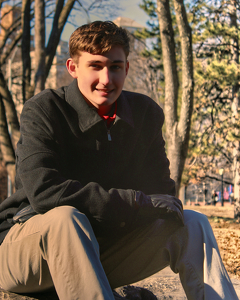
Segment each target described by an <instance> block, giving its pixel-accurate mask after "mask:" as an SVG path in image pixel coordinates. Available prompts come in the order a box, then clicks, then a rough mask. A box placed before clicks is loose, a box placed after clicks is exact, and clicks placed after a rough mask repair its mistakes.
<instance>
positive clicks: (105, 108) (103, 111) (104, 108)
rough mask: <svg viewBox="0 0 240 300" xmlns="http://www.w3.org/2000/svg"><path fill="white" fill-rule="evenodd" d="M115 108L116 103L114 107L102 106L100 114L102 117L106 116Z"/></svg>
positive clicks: (99, 110)
mask: <svg viewBox="0 0 240 300" xmlns="http://www.w3.org/2000/svg"><path fill="white" fill-rule="evenodd" d="M113 105H114V106H115V103H113V104H112V105H106V106H100V107H99V108H98V114H99V115H100V116H106V115H108V114H109V112H110V111H111V108H112V106H113Z"/></svg>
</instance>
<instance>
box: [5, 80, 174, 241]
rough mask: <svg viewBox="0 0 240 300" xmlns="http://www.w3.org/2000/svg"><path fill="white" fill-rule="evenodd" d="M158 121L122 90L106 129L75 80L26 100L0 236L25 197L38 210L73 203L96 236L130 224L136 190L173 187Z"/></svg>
mask: <svg viewBox="0 0 240 300" xmlns="http://www.w3.org/2000/svg"><path fill="white" fill-rule="evenodd" d="M163 121H164V116H163V112H162V109H161V108H160V107H159V106H158V105H157V104H156V103H155V102H154V101H153V100H152V99H150V98H149V97H147V96H144V95H142V94H137V93H132V92H126V91H123V92H122V93H121V95H120V97H119V98H118V100H117V117H116V120H115V122H114V124H113V125H112V127H111V128H110V131H109V132H107V131H108V130H107V127H106V125H105V122H104V120H103V119H102V118H101V117H100V116H99V115H98V113H97V110H96V109H95V108H93V107H90V106H89V105H88V104H87V103H86V102H85V100H84V99H83V96H82V94H81V93H80V91H79V89H78V86H77V82H76V80H74V81H73V82H72V83H71V84H70V85H69V86H67V87H63V88H60V89H58V90H45V91H43V92H41V93H40V94H38V95H36V96H34V97H33V98H31V99H30V100H28V101H27V102H26V104H25V105H24V108H23V111H22V114H21V125H20V127H21V137H20V140H19V143H18V146H17V151H16V193H15V194H13V195H12V196H11V197H9V198H7V199H6V200H4V202H3V203H2V204H1V205H0V242H1V241H2V240H3V239H4V237H5V235H6V234H7V232H8V230H9V228H10V227H11V226H12V225H13V223H12V217H13V215H14V214H15V213H16V212H17V211H19V210H20V209H21V208H23V207H24V206H26V205H28V204H29V202H30V204H31V205H32V207H33V208H34V210H35V211H36V212H37V213H39V214H43V213H45V212H47V211H48V210H50V209H52V208H54V207H57V206H62V205H70V206H73V207H76V208H77V209H78V210H79V211H81V212H82V213H84V214H86V216H87V217H88V218H89V220H90V222H91V224H92V226H93V229H94V232H95V234H96V235H97V236H101V235H109V234H112V233H114V234H122V233H124V232H126V231H129V230H130V229H131V228H132V226H134V221H135V218H136V216H137V211H136V208H135V205H134V201H135V191H142V192H144V193H145V194H171V195H174V194H175V188H174V182H173V181H172V180H171V179H170V172H169V162H168V159H167V157H166V154H165V148H164V145H165V143H164V140H163V138H162V125H163ZM109 134H110V135H111V141H109V139H108V136H109Z"/></svg>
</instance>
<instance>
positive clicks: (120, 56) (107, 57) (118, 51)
mask: <svg viewBox="0 0 240 300" xmlns="http://www.w3.org/2000/svg"><path fill="white" fill-rule="evenodd" d="M126 60H127V58H126V55H125V52H124V50H123V48H122V47H121V46H114V47H112V49H111V50H110V51H108V52H106V53H103V54H91V53H89V52H85V51H81V52H80V55H79V62H88V61H89V62H91V61H96V62H97V61H99V62H106V61H108V62H126Z"/></svg>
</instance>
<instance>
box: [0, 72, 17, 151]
mask: <svg viewBox="0 0 240 300" xmlns="http://www.w3.org/2000/svg"><path fill="white" fill-rule="evenodd" d="M0 97H1V101H2V102H3V104H4V112H5V114H6V120H7V123H8V125H9V129H10V130H11V140H12V143H13V148H14V149H16V145H17V142H18V140H19V137H20V126H19V121H18V117H17V112H16V108H15V104H14V102H13V99H12V96H11V93H10V92H9V90H8V87H7V84H6V81H5V79H4V77H3V74H2V72H1V69H0Z"/></svg>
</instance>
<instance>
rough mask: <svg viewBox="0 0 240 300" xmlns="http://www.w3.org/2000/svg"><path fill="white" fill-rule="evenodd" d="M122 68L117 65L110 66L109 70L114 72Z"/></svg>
mask: <svg viewBox="0 0 240 300" xmlns="http://www.w3.org/2000/svg"><path fill="white" fill-rule="evenodd" d="M121 68H122V67H121V66H119V65H112V66H111V69H112V70H114V71H117V70H120V69H121Z"/></svg>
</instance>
